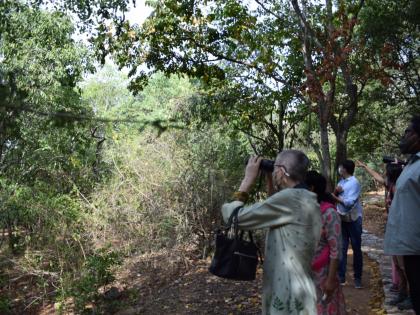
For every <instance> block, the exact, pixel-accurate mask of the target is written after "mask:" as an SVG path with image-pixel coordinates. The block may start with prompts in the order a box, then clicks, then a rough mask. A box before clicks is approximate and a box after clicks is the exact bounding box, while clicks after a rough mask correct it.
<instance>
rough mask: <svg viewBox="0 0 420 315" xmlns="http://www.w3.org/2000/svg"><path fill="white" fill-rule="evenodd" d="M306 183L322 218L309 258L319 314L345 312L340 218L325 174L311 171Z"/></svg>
mask: <svg viewBox="0 0 420 315" xmlns="http://www.w3.org/2000/svg"><path fill="white" fill-rule="evenodd" d="M306 184H307V185H308V186H309V189H310V190H311V191H313V192H314V193H316V194H317V196H318V202H319V204H320V211H321V220H322V230H321V239H320V241H319V244H318V248H317V250H316V253H315V256H314V259H313V261H312V270H313V272H314V282H315V286H316V290H317V309H318V315H344V314H346V310H345V303H344V295H343V292H342V289H341V286H340V285H339V278H338V264H339V258H340V257H339V254H340V252H341V249H340V246H341V239H340V238H341V221H340V217H339V216H338V213H337V212H336V209H335V205H334V202H333V200H332V199H331V198H330V196H329V194H328V193H327V192H326V187H327V181H326V179H325V177H324V176H322V175H321V174H319V173H318V172H315V171H310V172H308V174H307V177H306Z"/></svg>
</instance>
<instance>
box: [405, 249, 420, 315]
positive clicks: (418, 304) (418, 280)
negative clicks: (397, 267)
mask: <svg viewBox="0 0 420 315" xmlns="http://www.w3.org/2000/svg"><path fill="white" fill-rule="evenodd" d="M404 267H405V274H406V275H407V280H408V286H409V289H410V297H411V302H412V303H413V308H414V311H415V312H416V314H417V315H420V272H419V267H420V255H412V256H411V255H410V256H404Z"/></svg>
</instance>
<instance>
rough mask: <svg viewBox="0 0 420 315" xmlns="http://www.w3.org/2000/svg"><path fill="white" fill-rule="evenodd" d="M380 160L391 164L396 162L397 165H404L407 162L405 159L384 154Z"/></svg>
mask: <svg viewBox="0 0 420 315" xmlns="http://www.w3.org/2000/svg"><path fill="white" fill-rule="evenodd" d="M382 162H384V163H386V164H389V163H392V164H398V165H406V164H407V163H406V162H405V161H402V160H399V159H397V158H394V157H392V156H386V155H385V156H384V157H383V159H382Z"/></svg>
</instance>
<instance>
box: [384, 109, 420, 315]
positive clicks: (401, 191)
mask: <svg viewBox="0 0 420 315" xmlns="http://www.w3.org/2000/svg"><path fill="white" fill-rule="evenodd" d="M399 147H400V151H401V153H402V154H408V155H410V158H409V160H408V162H407V165H406V166H405V167H404V169H403V171H402V173H401V175H400V176H399V177H398V180H397V184H396V191H395V195H394V199H393V200H392V204H391V207H390V209H389V215H388V221H387V224H386V229H385V238H384V252H385V254H387V255H396V256H404V257H403V260H404V270H405V274H406V276H407V281H408V285H409V291H410V297H411V301H412V303H413V308H414V311H415V312H416V314H420V273H419V272H418V268H419V266H420V116H415V117H413V118H412V119H411V122H410V124H409V125H408V127H407V128H406V129H405V132H404V135H403V136H402V138H401V141H400V144H399Z"/></svg>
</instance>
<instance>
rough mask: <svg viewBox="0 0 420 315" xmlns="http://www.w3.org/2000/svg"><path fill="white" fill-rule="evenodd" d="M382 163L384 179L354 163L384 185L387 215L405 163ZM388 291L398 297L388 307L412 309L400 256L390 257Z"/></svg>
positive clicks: (395, 161) (389, 159)
mask: <svg viewBox="0 0 420 315" xmlns="http://www.w3.org/2000/svg"><path fill="white" fill-rule="evenodd" d="M383 162H384V163H386V167H385V176H384V177H383V176H382V175H381V174H379V173H378V172H376V171H374V170H373V169H371V168H370V167H368V166H367V165H366V164H364V163H362V162H360V161H356V166H359V167H362V168H363V169H365V170H366V172H367V173H368V174H369V175H371V176H372V177H373V178H374V179H375V180H376V181H377V182H378V183H380V184H382V185H384V187H385V207H386V213H387V214H388V213H389V208H390V207H391V204H392V199H393V198H394V194H395V191H396V183H397V179H398V177H399V176H400V174H401V172H402V170H403V167H404V165H405V163H404V162H403V161H400V160H398V159H393V158H389V157H384V158H383ZM390 290H391V291H392V292H398V296H396V297H395V298H394V299H392V300H391V301H389V302H388V304H389V305H397V306H398V308H399V309H400V310H404V309H411V308H412V303H411V299H410V297H409V295H408V284H407V277H406V275H405V271H404V262H403V257H402V256H392V286H391V289H390Z"/></svg>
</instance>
